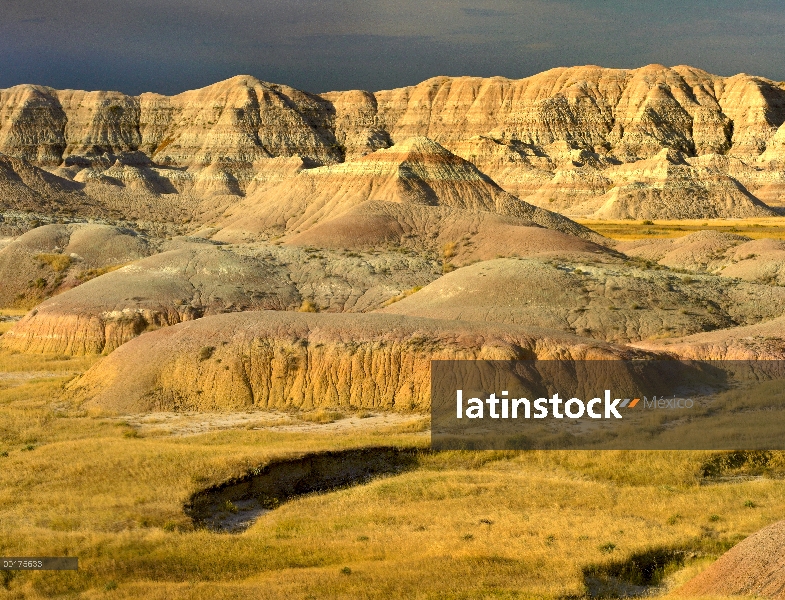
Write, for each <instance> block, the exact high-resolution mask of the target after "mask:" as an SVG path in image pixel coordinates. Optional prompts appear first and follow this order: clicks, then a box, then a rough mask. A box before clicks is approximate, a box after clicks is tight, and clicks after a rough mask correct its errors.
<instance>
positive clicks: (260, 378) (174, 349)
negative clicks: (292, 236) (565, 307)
mask: <svg viewBox="0 0 785 600" xmlns="http://www.w3.org/2000/svg"><path fill="white" fill-rule="evenodd" d="M556 356H558V357H559V358H567V359H589V360H590V359H614V358H616V359H618V358H633V357H636V356H645V354H643V353H641V352H639V351H634V350H629V349H624V348H620V347H617V346H613V345H610V344H606V343H604V342H599V341H594V340H584V339H581V338H578V337H575V336H570V335H569V334H564V333H558V332H549V331H545V330H539V329H536V328H530V329H524V328H521V327H516V326H512V325H505V326H498V325H496V326H494V325H489V324H487V323H463V322H456V321H440V320H437V319H418V318H407V317H401V316H397V315H378V314H363V315H347V314H332V315H328V314H306V313H292V312H247V313H236V314H229V315H218V316H214V317H206V318H204V319H199V320H197V321H189V322H187V323H181V324H179V325H175V326H174V327H167V328H165V329H161V330H158V331H154V332H151V333H146V334H144V335H142V336H139V337H138V338H136V339H134V340H132V341H130V342H128V343H127V344H125V345H123V346H121V347H120V348H118V349H117V350H115V351H114V352H113V353H112V354H111V355H109V356H108V357H107V358H106V359H104V360H103V361H101V362H100V363H98V364H97V365H96V366H94V367H93V368H92V369H90V370H89V371H88V372H87V373H86V374H85V375H84V376H83V377H81V378H80V379H79V380H77V381H75V382H74V383H73V384H72V385H71V387H70V392H71V395H72V397H73V398H74V399H75V400H76V401H78V402H85V403H86V405H87V406H93V407H100V408H103V409H108V410H115V411H121V412H124V413H127V412H139V411H151V410H231V409H248V408H251V407H257V408H284V407H299V408H310V407H314V406H338V405H340V406H351V407H365V408H379V409H388V410H426V409H427V408H428V407H429V406H430V361H431V360H432V359H438V358H443V359H448V358H449V359H479V358H486V359H497V360H508V359H517V358H530V359H531V358H540V359H547V358H555V357H556ZM131 365H133V368H131Z"/></svg>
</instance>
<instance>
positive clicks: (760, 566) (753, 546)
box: [674, 521, 785, 599]
mask: <svg viewBox="0 0 785 600" xmlns="http://www.w3.org/2000/svg"><path fill="white" fill-rule="evenodd" d="M674 595H676V596H688V597H696V596H697V597H702V596H723V597H724V596H755V597H756V598H776V599H783V598H785V521H778V522H777V523H774V524H773V525H769V526H768V527H765V528H763V529H761V530H760V531H758V532H757V533H754V534H753V535H751V536H750V537H748V538H746V539H745V540H743V541H742V542H740V543H739V544H738V545H736V546H735V547H733V548H731V549H730V550H728V552H726V553H725V554H723V555H722V556H721V557H720V558H719V559H717V561H716V562H715V563H714V564H712V565H711V566H710V567H709V568H708V569H706V570H705V571H703V572H702V573H700V574H699V575H698V576H696V577H694V578H693V579H691V580H690V581H688V582H687V583H686V584H685V585H683V586H682V587H681V588H679V589H677V590H676V591H675V592H674Z"/></svg>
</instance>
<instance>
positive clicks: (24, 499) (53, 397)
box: [0, 354, 785, 600]
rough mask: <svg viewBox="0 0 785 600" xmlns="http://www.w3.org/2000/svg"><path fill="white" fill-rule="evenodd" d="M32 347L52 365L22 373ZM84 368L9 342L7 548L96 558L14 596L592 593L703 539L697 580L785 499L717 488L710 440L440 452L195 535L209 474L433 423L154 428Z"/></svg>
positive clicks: (1, 461) (3, 495)
mask: <svg viewBox="0 0 785 600" xmlns="http://www.w3.org/2000/svg"><path fill="white" fill-rule="evenodd" d="M25 361H28V362H29V365H28V366H29V370H30V371H31V372H38V371H48V372H50V376H48V377H46V378H42V377H38V378H36V377H30V378H28V379H19V378H18V377H17V376H18V375H19V373H20V372H22V366H24V363H25ZM41 364H48V365H50V366H51V368H49V367H47V368H45V369H42V368H41ZM76 364H79V365H80V368H86V366H87V362H84V363H78V362H77V361H69V360H63V359H57V358H55V359H54V360H50V361H49V362H48V363H46V362H45V358H42V357H25V356H23V355H3V354H0V375H8V377H7V378H5V379H0V555H2V556H48V555H52V556H62V555H71V556H74V555H76V556H79V558H80V570H79V571H78V572H0V598H51V597H69V598H72V597H78V598H107V597H111V598H153V599H155V598H161V599H163V598H192V599H200V598H205V599H207V598H209V599H210V600H216V599H219V598H248V597H252V598H347V599H348V598H379V599H381V598H543V597H544V598H559V597H565V596H567V597H570V596H572V597H575V596H583V595H584V594H585V592H586V587H585V583H584V574H585V573H586V572H588V571H591V570H592V569H593V570H594V571H596V572H602V570H603V569H604V568H607V569H610V570H611V571H610V572H612V568H613V567H614V565H617V564H622V563H624V561H626V560H628V559H629V558H630V557H631V556H633V555H635V554H642V553H646V552H647V551H651V550H652V549H688V550H691V551H694V552H695V560H694V561H687V565H686V567H685V569H682V570H679V569H678V568H677V567H678V566H679V565H675V566H673V570H674V573H673V574H669V575H670V577H671V579H669V581H670V580H672V581H679V580H682V579H684V578H685V577H686V576H687V575H689V574H692V573H694V572H697V571H698V570H699V569H700V568H702V567H703V566H705V565H706V564H708V560H709V559H711V558H712V557H714V556H716V555H718V554H719V553H720V552H722V551H723V550H724V549H725V548H727V547H729V546H730V545H731V544H733V543H735V542H736V541H738V540H739V539H741V538H742V537H743V536H745V535H747V534H749V533H751V532H753V531H755V530H757V529H759V528H760V527H762V526H764V525H766V524H768V523H771V522H773V521H776V520H778V519H780V518H782V516H783V514H785V483H783V482H782V481H779V480H777V479H776V477H766V478H760V479H755V480H750V481H735V482H727V483H721V484H715V485H699V483H700V478H701V473H702V469H703V465H705V464H706V463H707V462H709V461H710V460H711V458H712V454H711V453H707V452H615V451H609V452H445V453H439V454H430V453H427V452H423V454H422V455H421V456H420V458H419V466H418V468H417V469H415V470H413V471H408V472H405V473H402V474H398V475H394V476H387V477H383V478H379V479H376V480H373V481H371V482H369V483H367V484H364V485H361V486H357V487H351V488H346V489H343V490H339V491H335V492H330V493H325V494H314V495H309V496H306V497H302V498H300V499H297V500H294V501H291V502H288V503H285V504H283V505H282V506H281V507H280V508H278V509H276V510H274V511H272V512H270V513H268V514H266V515H264V516H262V517H261V518H260V519H259V520H258V521H257V522H256V523H255V524H254V525H253V526H252V527H251V528H250V529H249V530H247V531H246V532H244V533H242V534H238V535H229V534H219V533H212V532H209V531H205V530H194V529H193V527H192V525H191V523H190V521H189V520H188V519H187V518H186V516H185V515H184V513H183V503H184V502H185V501H186V500H187V498H188V497H189V496H190V494H192V493H193V492H195V491H197V490H199V489H203V488H205V487H207V486H209V485H211V484H215V483H219V482H221V481H224V480H227V479H230V478H232V477H236V476H239V475H241V474H243V473H247V472H248V471H249V470H250V469H252V468H254V467H257V466H260V465H263V464H266V463H268V462H270V461H271V460H275V459H276V458H280V457H286V456H294V455H298V454H301V453H303V452H308V451H318V450H328V449H330V450H332V449H344V448H353V447H362V446H382V445H384V446H390V445H395V446H402V447H403V446H408V447H411V446H422V445H423V443H424V438H423V436H422V434H421V433H419V432H418V431H419V430H420V429H422V427H420V426H419V423H420V421H421V419H413V422H416V423H415V424H416V425H417V426H416V427H408V426H404V427H399V428H396V427H387V428H386V429H385V430H371V429H369V430H368V431H362V432H353V433H351V434H347V433H343V434H335V433H320V432H318V431H316V432H314V431H313V430H312V429H311V430H310V431H308V432H307V433H298V432H274V431H269V430H264V429H261V430H249V429H246V428H238V429H235V430H225V431H219V432H211V433H204V434H200V435H193V436H179V437H174V436H172V437H167V436H155V437H143V436H140V435H139V433H138V431H137V430H136V429H134V428H133V427H131V426H129V425H127V424H125V423H123V422H122V421H118V420H117V418H116V417H114V418H107V415H102V414H98V413H95V414H90V413H87V412H85V411H81V410H80V409H79V408H78V407H74V406H69V405H67V404H66V403H64V402H62V401H60V399H59V392H60V389H61V386H62V385H63V383H64V382H65V381H67V377H58V376H55V375H56V374H57V372H58V371H62V372H68V371H70V370H71V369H66V368H65V365H69V366H71V367H73V366H74V365H76ZM14 377H17V378H16V379H15V378H14ZM6 453H7V454H6ZM777 458H778V460H775V461H770V462H771V464H781V463H782V462H783V461H782V460H781V459H782V457H777ZM714 462H715V463H716V464H715V471H716V470H717V468H716V467H717V465H718V464H719V465H721V464H722V463H721V462H720V463H717V461H716V460H715V461H714ZM769 475H777V472H774V473H769Z"/></svg>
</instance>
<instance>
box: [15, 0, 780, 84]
mask: <svg viewBox="0 0 785 600" xmlns="http://www.w3.org/2000/svg"><path fill="white" fill-rule="evenodd" d="M783 49H785V3H784V2H783V0H759V1H749V2H746V1H744V0H711V1H709V0H682V1H680V2H677V1H671V0H465V1H462V0H67V1H65V2H64V1H63V0H0V88H5V87H10V86H13V85H17V84H21V83H34V84H40V85H48V86H51V87H55V88H61V89H65V88H71V89H87V90H96V89H110V90H118V91H122V92H125V93H128V94H139V93H141V92H145V91H153V92H159V93H163V94H175V93H179V92H182V91H184V90H188V89H195V88H199V87H203V86H206V85H209V84H211V83H215V82H216V81H220V80H222V79H227V78H229V77H232V76H234V75H239V74H244V75H245V74H247V75H253V76H255V77H258V78H259V79H262V80H265V81H270V82H275V83H283V84H287V85H291V86H294V87H297V88H300V89H304V90H307V91H311V92H316V93H319V92H326V91H330V90H347V89H366V90H372V91H376V90H382V89H391V88H395V87H401V86H405V85H412V84H416V83H418V82H420V81H422V80H424V79H427V78H429V77H434V76H436V75H453V76H458V75H474V76H483V77H487V76H494V75H501V76H504V77H510V78H516V79H517V78H521V77H527V76H529V75H533V74H535V73H538V72H540V71H544V70H546V69H550V68H553V67H559V66H573V65H586V64H595V65H601V66H605V67H616V68H635V67H639V66H642V65H646V64H650V63H659V64H664V65H668V66H674V65H679V64H688V65H692V66H695V67H699V68H702V69H705V70H707V71H709V72H711V73H715V74H718V75H733V74H736V73H740V72H745V73H750V74H754V75H761V76H764V77H768V78H771V79H775V80H778V81H780V80H785V60H784V59H785V51H783Z"/></svg>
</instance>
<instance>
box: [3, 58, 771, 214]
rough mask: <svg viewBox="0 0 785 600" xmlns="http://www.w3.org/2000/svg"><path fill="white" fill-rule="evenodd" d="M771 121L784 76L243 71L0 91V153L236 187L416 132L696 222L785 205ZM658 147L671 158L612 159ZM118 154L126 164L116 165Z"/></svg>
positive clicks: (584, 192)
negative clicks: (364, 84) (385, 78)
mask: <svg viewBox="0 0 785 600" xmlns="http://www.w3.org/2000/svg"><path fill="white" fill-rule="evenodd" d="M783 121H785V85H783V84H782V83H777V82H774V81H770V80H767V79H764V78H761V77H755V76H750V75H745V74H741V75H736V76H734V77H718V76H715V75H711V74H709V73H706V72H704V71H701V70H699V69H695V68H692V67H685V66H677V67H673V68H668V67H664V66H662V65H648V66H646V67H642V68H639V69H631V70H624V69H604V68H601V67H594V66H585V67H571V68H558V69H551V70H549V71H546V72H543V73H540V74H538V75H534V76H532V77H528V78H525V79H521V80H517V81H516V80H509V79H504V78H501V77H492V78H476V77H458V78H453V77H436V78H433V79H429V80H427V81H424V82H422V83H420V84H418V85H415V86H411V87H406V88H400V89H395V90H387V91H380V92H375V93H372V92H367V91H359V90H354V91H347V92H330V93H326V94H322V95H321V96H319V95H314V94H309V93H306V92H302V91H299V90H295V89H293V88H290V87H287V86H284V85H278V84H273V83H267V82H263V81H260V80H258V79H256V78H254V77H251V76H247V75H242V76H237V77H233V78H231V79H228V80H226V81H222V82H219V83H216V84H213V85H211V86H208V87H205V88H202V89H199V90H193V91H188V92H184V93H182V94H178V95H176V96H171V97H167V96H161V95H159V94H153V93H146V94H142V95H140V96H127V95H124V94H121V93H119V92H81V91H73V90H62V91H59V90H54V89H51V88H46V87H42V86H36V85H22V86H16V87H14V88H10V89H7V90H0V153H3V154H5V155H7V156H10V157H14V158H17V159H23V160H26V161H28V162H30V163H31V164H33V165H36V166H39V167H44V168H48V169H51V170H54V171H57V172H58V174H62V175H68V176H69V178H71V179H74V180H75V181H76V182H82V183H84V182H86V181H88V180H89V181H91V182H92V183H93V184H98V183H103V184H108V183H111V182H115V183H117V182H120V183H121V184H123V185H128V184H130V185H129V187H134V186H136V187H137V188H139V187H141V188H144V190H143V191H144V192H145V193H150V194H153V196H152V197H161V196H162V195H166V193H167V192H169V193H172V192H177V193H184V192H187V193H194V194H195V195H196V196H199V197H201V196H203V195H204V194H209V195H214V194H219V195H226V196H231V197H236V196H242V195H244V194H246V193H248V192H249V191H254V189H255V188H256V187H258V184H259V182H260V181H261V182H262V183H263V182H265V181H268V180H269V179H270V178H269V177H268V176H267V175H265V173H268V172H273V173H276V174H275V175H273V176H272V179H273V180H276V179H278V180H280V177H281V176H289V175H292V174H294V173H295V172H296V171H297V167H296V166H295V167H294V168H285V167H283V166H282V164H281V163H274V164H271V162H270V161H271V160H277V159H287V158H292V159H295V160H301V161H303V162H302V163H301V164H302V165H303V166H304V167H305V168H308V167H313V166H319V165H333V164H336V163H341V162H343V161H346V160H350V161H353V160H357V159H359V158H361V157H363V156H366V155H368V154H373V153H375V152H377V151H379V150H380V149H384V148H387V147H390V146H392V145H393V144H401V143H402V142H404V141H405V140H407V139H409V138H411V137H417V136H424V137H428V138H429V139H431V140H433V141H435V142H437V143H438V144H441V145H442V146H444V147H445V148H447V149H449V150H451V151H453V152H454V153H456V154H457V155H459V156H461V157H463V158H465V159H467V160H469V161H471V162H473V163H474V164H475V165H476V166H477V168H479V170H480V171H482V172H483V173H485V174H487V175H488V176H490V177H492V178H493V179H494V180H496V181H497V182H498V183H499V184H500V185H501V186H502V187H503V188H504V189H505V190H507V191H508V192H510V193H512V194H513V195H515V196H518V197H520V198H528V197H531V198H532V199H531V202H532V203H535V204H537V205H539V206H543V207H545V208H549V209H551V208H555V209H561V208H567V207H572V206H574V205H576V204H577V205H579V204H582V203H583V202H584V201H588V200H597V199H598V198H603V200H602V201H600V202H594V203H593V204H591V206H594V209H595V210H598V209H600V207H602V209H603V210H601V211H600V212H599V213H598V216H601V217H614V218H615V217H623V216H625V215H631V216H633V217H635V218H650V217H645V216H641V215H649V216H654V217H664V216H666V215H667V214H670V215H676V214H678V215H681V214H683V213H684V212H685V211H687V212H690V210H692V212H693V213H694V216H696V217H699V218H708V217H711V216H714V215H715V214H718V215H721V216H742V215H748V214H753V213H754V214H762V211H765V207H763V206H760V205H759V204H758V203H756V199H757V200H762V201H764V202H766V203H768V204H771V205H773V206H778V205H780V204H781V203H782V202H783V200H781V198H782V194H783V190H784V189H785V185H784V184H783V176H782V163H783V158H782V156H783V150H782V148H783V133H782V131H783V130H782V127H783ZM663 151H668V152H670V153H671V154H672V153H675V154H673V155H674V156H681V157H683V159H684V160H683V161H681V162H674V161H670V162H671V165H672V166H670V167H669V166H668V165H666V164H665V163H663V161H662V160H659V162H658V165H659V166H658V167H656V168H653V167H650V166H646V165H645V164H644V165H641V166H640V167H633V168H632V169H627V170H625V169H621V170H620V169H619V168H618V167H614V165H617V166H618V165H621V164H624V163H635V162H636V161H640V160H642V159H652V158H653V157H655V156H657V155H659V154H660V153H662V152H663ZM671 154H668V156H671ZM706 156H718V157H721V158H722V159H723V160H727V159H728V158H730V157H732V159H733V160H735V161H736V163H735V167H734V168H733V169H731V171H733V172H729V171H727V170H725V171H723V169H716V168H715V167H712V169H714V170H712V169H709V171H708V172H704V171H703V170H702V169H704V168H705V165H704V166H700V165H698V164H695V163H693V162H692V159H695V158H702V157H706ZM118 159H120V160H121V161H122V163H123V165H124V168H123V169H118V168H115V167H116V161H117V160H118ZM685 161H686V162H685ZM688 164H689V165H690V166H689V167H687V166H686V165H688ZM134 168H137V169H139V170H137V171H134V170H133V169H134ZM614 169H615V171H614ZM82 170H87V172H85V173H82V174H80V171H82ZM652 170H653V171H657V172H658V173H655V174H654V175H653V177H654V179H652V173H651V171H652ZM106 171H110V172H109V173H106ZM734 173H735V174H734ZM612 174H615V176H616V177H611V175H612ZM638 175H641V177H643V181H639V180H638V179H637V177H638ZM685 178H686V179H690V180H691V181H694V182H697V183H696V186H695V188H694V189H695V191H696V196H697V200H696V204H695V206H694V207H693V206H692V205H691V203H690V198H689V197H682V198H679V199H676V204H678V205H679V206H678V208H676V207H674V200H673V195H674V194H676V192H675V188H676V187H678V186H679V185H682V183H683V180H684V179H685ZM669 181H670V182H672V183H674V185H671V186H669V184H668V182H669ZM636 183H641V184H642V186H643V187H642V188H641V189H638V188H636V187H635V185H636ZM115 191H116V190H115ZM104 192H106V190H104ZM88 195H89V194H88ZM99 195H100V194H99ZM676 195H678V194H676ZM629 198H632V199H631V200H629ZM169 201H170V202H171V199H169ZM549 202H552V203H553V206H549V205H548V204H547V203H549ZM228 203H229V202H227V204H228ZM122 204H123V203H122V202H120V203H119V205H121V206H122ZM191 204H193V202H191ZM604 204H605V205H607V206H603V205H604ZM639 204H640V205H643V206H642V207H641V206H638V205H639ZM750 204H751V205H752V206H753V207H754V208H751V206H750ZM584 208H585V207H584ZM193 216H194V215H191V217H192V218H193ZM178 217H181V218H187V216H183V215H179V214H178ZM133 218H139V217H138V216H135V217H133ZM205 220H207V219H205Z"/></svg>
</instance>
